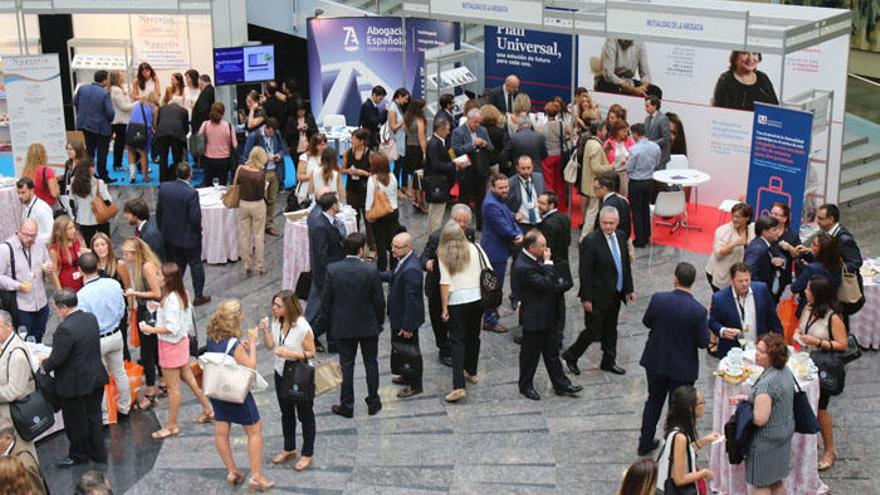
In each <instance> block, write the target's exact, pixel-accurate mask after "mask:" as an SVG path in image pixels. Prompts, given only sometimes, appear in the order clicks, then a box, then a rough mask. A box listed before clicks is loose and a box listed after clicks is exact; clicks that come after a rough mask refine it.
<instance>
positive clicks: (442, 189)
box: [422, 174, 449, 203]
mask: <svg viewBox="0 0 880 495" xmlns="http://www.w3.org/2000/svg"><path fill="white" fill-rule="evenodd" d="M422 189H423V190H424V191H425V201H427V202H428V203H445V202H447V201H449V181H448V180H447V179H446V176H445V175H439V174H432V175H428V174H425V176H424V177H422Z"/></svg>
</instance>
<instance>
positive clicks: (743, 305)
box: [709, 262, 783, 358]
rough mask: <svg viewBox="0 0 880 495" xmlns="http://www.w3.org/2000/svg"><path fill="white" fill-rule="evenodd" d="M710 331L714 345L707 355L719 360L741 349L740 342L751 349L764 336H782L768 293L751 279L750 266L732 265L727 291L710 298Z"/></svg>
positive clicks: (741, 263) (764, 286)
mask: <svg viewBox="0 0 880 495" xmlns="http://www.w3.org/2000/svg"><path fill="white" fill-rule="evenodd" d="M709 330H711V331H712V333H713V334H715V337H716V338H715V339H713V340H715V341H717V343H715V342H712V343H711V344H710V346H709V352H710V354H712V355H713V356H715V357H718V358H723V357H724V356H726V355H727V352H728V351H730V349H732V348H734V347H742V346H741V344H740V342H741V341H740V339H743V341H745V342H746V343H749V342H751V344H752V345H754V344H755V342H757V340H758V337H760V336H761V335H763V334H765V333H767V332H775V333H778V334H782V333H783V332H782V325H781V324H780V322H779V316H778V315H777V313H776V304H775V302H774V301H773V296H772V294H771V293H770V289H769V287H768V286H767V284H765V283H763V282H760V281H758V280H754V279H753V278H752V274H751V272H750V270H749V265H747V264H745V263H743V262H739V263H736V264H734V265H733V266H732V267H731V268H730V287H727V288H724V289H722V290H720V291H718V292H716V293H715V294H713V295H712V304H711V305H710V311H709Z"/></svg>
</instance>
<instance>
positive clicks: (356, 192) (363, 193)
mask: <svg viewBox="0 0 880 495" xmlns="http://www.w3.org/2000/svg"><path fill="white" fill-rule="evenodd" d="M369 139H370V131H368V130H366V129H357V130H355V131H354V132H352V133H351V148H349V149H348V151H346V152H345V154H343V155H342V173H343V174H345V175H347V176H348V180H346V181H345V196H346V199H347V202H348V204H349V205H351V207H352V208H354V210H355V211H356V212H357V215H358V218H357V219H358V223H360V221H361V219H363V220H364V224H366V223H367V221H366V219H364V206H365V205H366V202H367V179H368V178H369V177H370V148H369V146H368V142H369ZM370 237H372V235H370Z"/></svg>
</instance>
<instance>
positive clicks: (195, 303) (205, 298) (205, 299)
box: [193, 296, 211, 306]
mask: <svg viewBox="0 0 880 495" xmlns="http://www.w3.org/2000/svg"><path fill="white" fill-rule="evenodd" d="M209 302H211V296H199V297H197V298H195V299H193V306H201V305H203V304H208V303H209Z"/></svg>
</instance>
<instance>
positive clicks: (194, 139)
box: [189, 132, 208, 158]
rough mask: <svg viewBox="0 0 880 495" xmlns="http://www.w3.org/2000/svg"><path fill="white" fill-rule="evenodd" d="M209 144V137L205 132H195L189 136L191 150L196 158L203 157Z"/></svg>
mask: <svg viewBox="0 0 880 495" xmlns="http://www.w3.org/2000/svg"><path fill="white" fill-rule="evenodd" d="M207 146H208V137H207V136H205V133H204V132H195V133H193V134H192V135H190V137H189V152H190V153H192V155H193V156H194V157H196V158H201V157H202V155H204V154H205V148H206V147H207Z"/></svg>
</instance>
